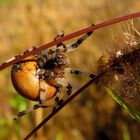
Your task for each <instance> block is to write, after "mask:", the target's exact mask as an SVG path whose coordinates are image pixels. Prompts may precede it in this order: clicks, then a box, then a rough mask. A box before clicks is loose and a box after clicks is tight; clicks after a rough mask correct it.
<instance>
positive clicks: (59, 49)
mask: <svg viewBox="0 0 140 140" xmlns="http://www.w3.org/2000/svg"><path fill="white" fill-rule="evenodd" d="M91 34H92V32H88V33H86V34H85V35H83V36H82V37H81V38H79V39H78V40H77V41H76V42H75V43H73V44H71V45H69V46H66V45H65V44H64V43H60V44H57V46H56V47H55V48H54V49H49V50H45V51H42V52H40V53H38V54H36V55H32V56H30V57H28V58H26V59H23V60H21V61H20V62H18V63H16V64H14V65H13V67H12V70H11V79H12V83H13V86H14V87H15V89H16V90H17V91H18V93H19V94H21V95H22V96H23V97H25V98H28V99H29V100H33V101H38V102H39V103H38V104H35V105H34V106H33V107H32V108H30V109H27V110H24V111H21V112H19V113H18V114H17V116H16V117H15V119H16V118H17V117H21V116H23V115H25V114H26V113H28V112H31V111H33V110H35V109H38V108H47V107H48V106H47V105H44V103H45V102H46V101H47V100H49V99H52V98H53V97H55V105H54V106H53V109H55V108H56V107H57V106H59V105H61V104H62V103H63V102H64V101H65V100H66V99H67V98H68V96H70V95H71V93H72V85H71V84H70V83H69V82H68V81H67V80H66V79H65V74H66V73H70V74H75V75H85V76H88V77H89V78H94V77H95V75H94V74H93V73H88V72H83V71H81V70H78V69H72V68H70V60H69V59H68V58H67V57H66V56H65V53H66V52H70V51H73V50H75V49H76V48H77V47H78V46H79V45H80V44H81V43H82V42H83V41H84V40H85V39H86V38H87V37H89V36H90V35H91ZM63 36H64V33H62V34H60V35H58V36H56V37H55V38H54V40H56V39H58V38H60V37H63ZM33 49H35V48H33ZM27 51H29V50H27ZM27 51H25V52H24V53H26V52H27ZM24 53H23V54H24ZM17 57H18V56H17ZM63 87H65V88H66V89H67V91H66V94H65V95H64V96H63V97H62V98H60V97H59V94H60V93H61V91H62V88H63Z"/></svg>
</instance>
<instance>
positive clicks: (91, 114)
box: [0, 0, 140, 140]
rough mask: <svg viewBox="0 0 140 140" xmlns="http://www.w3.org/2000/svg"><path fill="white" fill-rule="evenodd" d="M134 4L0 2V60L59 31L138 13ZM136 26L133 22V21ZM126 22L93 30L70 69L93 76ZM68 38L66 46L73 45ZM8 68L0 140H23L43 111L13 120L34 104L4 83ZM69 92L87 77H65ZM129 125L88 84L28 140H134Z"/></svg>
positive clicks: (134, 0) (0, 101) (1, 95)
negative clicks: (102, 57)
mask: <svg viewBox="0 0 140 140" xmlns="http://www.w3.org/2000/svg"><path fill="white" fill-rule="evenodd" d="M139 9H140V1H139V0H123V1H122V0H98V1H97V0H83V1H81V0H75V1H72V0H57V1H56V0H0V62H3V61H4V60H6V59H8V58H10V57H12V56H14V55H17V54H20V53H21V52H23V51H24V50H26V49H28V48H30V47H31V46H34V45H35V46H39V45H43V44H45V43H47V42H49V41H51V40H52V39H53V38H54V37H55V36H56V35H57V33H58V32H59V31H65V34H69V33H72V32H74V31H77V30H79V29H82V28H85V27H88V26H90V25H91V24H92V23H94V24H96V23H99V22H101V21H104V20H107V19H110V18H114V17H116V16H120V15H125V14H128V13H131V12H136V11H139ZM135 22H136V24H138V25H139V23H140V22H139V21H138V19H137V20H135ZM126 23H127V22H123V23H119V24H115V25H112V26H108V27H105V28H103V29H100V30H97V31H95V32H94V35H92V37H90V38H89V39H87V40H86V41H85V42H84V43H83V44H82V45H81V46H80V47H79V48H78V49H77V50H76V51H74V52H71V53H69V54H67V55H68V57H69V58H70V59H71V65H72V66H71V67H74V68H79V69H82V70H84V71H89V72H96V65H97V60H98V59H99V57H100V56H101V55H102V54H103V53H104V51H105V49H106V48H107V47H108V46H111V45H112V44H113V39H114V38H115V37H116V36H120V35H121V34H122V32H123V27H124V25H125V24H126ZM74 40H76V39H72V40H70V41H68V42H66V43H70V42H73V41H74ZM10 70H11V68H10V67H9V68H6V69H5V70H3V71H1V72H0V80H1V82H0V89H1V90H0V140H20V139H23V138H24V137H25V136H26V135H27V134H28V133H29V132H30V131H31V130H32V129H33V128H34V127H35V126H36V125H37V124H38V123H39V122H40V121H41V120H42V119H43V118H44V117H45V116H47V114H48V113H49V110H45V111H44V112H42V110H38V111H34V112H33V113H30V114H27V115H26V116H24V117H23V118H20V119H19V120H17V121H13V117H14V115H16V114H17V112H18V111H21V110H23V109H26V108H28V107H29V106H31V105H33V104H34V102H30V101H28V100H27V99H24V98H22V97H21V96H20V95H19V94H18V93H17V92H16V91H15V90H14V88H13V86H12V84H11V80H10ZM67 79H68V80H69V81H70V82H71V83H72V85H73V89H74V91H75V90H76V89H78V88H79V87H81V86H82V84H84V83H85V82H86V81H87V80H88V79H87V78H85V77H79V76H78V77H76V76H68V77H67ZM139 132H140V124H139V123H137V122H135V121H134V120H133V119H132V118H131V117H130V116H129V115H128V113H127V112H126V111H125V110H124V109H122V108H121V107H120V106H119V105H118V104H117V103H116V102H115V101H114V100H113V99H112V98H111V97H110V96H109V95H108V94H107V93H105V92H103V90H101V89H100V88H98V87H95V86H94V85H93V86H90V87H89V88H88V90H86V92H84V93H82V94H81V95H80V96H79V97H77V98H75V99H74V100H73V101H72V102H71V103H69V104H68V105H67V106H66V107H65V108H64V109H63V110H61V111H60V112H59V113H58V114H57V115H56V116H55V117H54V118H53V119H51V120H50V121H49V122H48V123H47V124H46V125H45V126H44V127H43V128H42V129H40V131H39V132H38V133H37V134H36V135H35V136H33V137H32V138H31V139H33V140H34V139H37V140H139V139H140V135H139Z"/></svg>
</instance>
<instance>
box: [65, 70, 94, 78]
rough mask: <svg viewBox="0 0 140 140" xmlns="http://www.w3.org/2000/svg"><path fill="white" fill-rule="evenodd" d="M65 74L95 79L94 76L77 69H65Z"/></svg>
mask: <svg viewBox="0 0 140 140" xmlns="http://www.w3.org/2000/svg"><path fill="white" fill-rule="evenodd" d="M65 73H70V74H75V75H83V76H86V77H89V78H95V77H96V75H95V74H93V73H91V72H85V71H81V70H79V69H73V68H67V69H65Z"/></svg>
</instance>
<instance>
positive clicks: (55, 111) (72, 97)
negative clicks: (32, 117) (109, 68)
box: [24, 71, 106, 140]
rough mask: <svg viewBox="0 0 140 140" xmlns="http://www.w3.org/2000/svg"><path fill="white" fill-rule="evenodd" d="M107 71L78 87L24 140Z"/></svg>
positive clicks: (28, 136) (27, 137)
mask: <svg viewBox="0 0 140 140" xmlns="http://www.w3.org/2000/svg"><path fill="white" fill-rule="evenodd" d="M105 73H106V71H104V72H102V73H100V74H98V75H97V76H96V77H95V78H93V79H92V80H90V81H88V82H87V83H86V84H85V85H84V86H82V87H81V88H80V89H78V90H77V91H76V92H75V93H74V94H73V95H71V96H70V97H69V98H68V99H67V100H66V101H65V102H64V103H63V104H62V105H61V106H59V107H58V108H57V109H56V110H54V111H53V112H52V113H50V114H49V115H48V116H47V117H46V118H45V119H44V120H43V121H42V122H41V123H40V124H39V125H38V126H36V127H35V128H34V129H33V130H32V131H31V132H30V133H29V134H28V135H27V136H26V137H25V138H24V140H27V139H29V138H30V137H31V136H32V135H33V134H34V133H35V132H37V131H38V130H39V129H40V128H41V127H42V126H43V125H44V124H45V123H46V122H48V121H49V120H50V119H51V118H52V117H53V116H54V115H55V114H56V113H58V112H59V111H60V110H61V109H63V107H64V106H65V105H67V104H68V103H69V102H70V101H72V100H73V99H74V98H75V97H76V96H77V95H79V94H80V93H81V92H83V91H84V90H85V89H87V88H88V87H89V86H90V85H91V84H93V83H95V82H96V81H97V80H98V79H99V78H100V77H101V76H102V75H104V74H105Z"/></svg>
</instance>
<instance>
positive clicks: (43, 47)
mask: <svg viewBox="0 0 140 140" xmlns="http://www.w3.org/2000/svg"><path fill="white" fill-rule="evenodd" d="M136 17H140V12H135V13H132V14H128V15H125V16H120V17H116V18H113V19H110V20H107V21H104V22H101V23H99V24H96V25H95V26H90V27H87V28H85V29H82V30H79V31H76V32H74V33H71V34H69V35H66V36H64V37H62V38H59V39H57V40H53V41H51V42H49V43H47V44H45V45H42V46H40V47H38V48H36V49H33V50H32V51H29V52H27V53H26V54H24V53H22V55H20V56H19V57H18V58H16V59H12V60H8V62H5V63H2V64H0V70H2V69H4V68H6V67H8V66H10V65H13V64H14V63H17V62H19V61H21V60H22V59H24V58H26V57H28V56H30V55H33V54H37V53H39V52H40V51H42V50H44V49H47V48H49V47H51V46H54V45H56V44H59V43H61V42H64V41H66V40H69V39H71V38H74V37H76V36H79V35H82V34H85V33H88V32H90V31H93V30H97V29H100V28H103V27H105V26H109V25H111V24H115V23H119V22H122V21H125V20H128V19H132V18H136Z"/></svg>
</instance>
